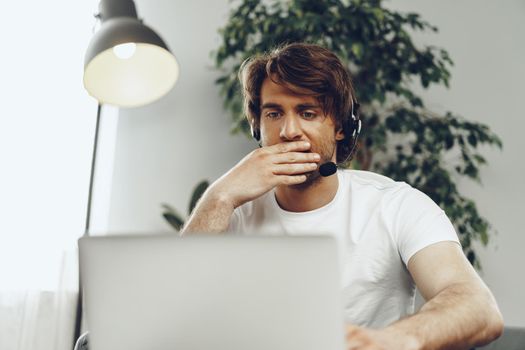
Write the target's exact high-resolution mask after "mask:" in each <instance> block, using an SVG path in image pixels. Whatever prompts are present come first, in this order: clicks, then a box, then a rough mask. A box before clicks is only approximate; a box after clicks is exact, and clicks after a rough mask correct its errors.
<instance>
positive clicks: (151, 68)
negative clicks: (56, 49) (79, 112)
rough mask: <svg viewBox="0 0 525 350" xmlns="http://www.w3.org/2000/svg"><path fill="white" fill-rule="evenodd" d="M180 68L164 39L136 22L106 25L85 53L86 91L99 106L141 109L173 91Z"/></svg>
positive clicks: (119, 20)
mask: <svg viewBox="0 0 525 350" xmlns="http://www.w3.org/2000/svg"><path fill="white" fill-rule="evenodd" d="M178 76H179V65H178V63H177V60H176V59H175V57H174V56H173V54H172V53H171V52H170V51H169V50H168V48H167V46H166V44H165V43H164V42H163V41H162V39H161V38H160V37H159V36H158V35H157V34H156V33H155V32H153V31H152V30H151V29H150V28H148V27H146V26H145V25H144V24H142V23H141V22H139V21H138V20H136V19H133V18H129V17H119V18H115V19H110V20H108V21H106V22H104V23H103V24H102V26H101V28H100V29H99V31H98V32H97V33H96V34H95V36H94V37H93V39H92V41H91V43H90V46H89V48H88V50H87V53H86V59H85V65H84V87H85V88H86V90H87V91H88V92H89V94H90V95H91V96H93V97H94V98H96V99H97V100H98V101H99V102H100V103H104V104H111V105H116V106H120V107H138V106H142V105H146V104H148V103H151V102H153V101H155V100H157V99H159V98H160V97H162V96H164V95H165V94H166V93H167V92H168V91H170V90H171V89H172V88H173V86H174V85H175V82H176V81H177V78H178Z"/></svg>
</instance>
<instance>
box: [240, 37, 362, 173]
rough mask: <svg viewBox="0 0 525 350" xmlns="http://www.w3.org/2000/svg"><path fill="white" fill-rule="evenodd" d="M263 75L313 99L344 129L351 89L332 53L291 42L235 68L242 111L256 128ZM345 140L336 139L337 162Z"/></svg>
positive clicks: (345, 155)
mask: <svg viewBox="0 0 525 350" xmlns="http://www.w3.org/2000/svg"><path fill="white" fill-rule="evenodd" d="M267 77H270V79H272V81H273V82H275V83H276V84H280V85H283V86H285V87H287V88H288V89H290V90H291V91H293V92H295V93H298V94H301V95H308V96H314V97H315V98H317V100H318V101H319V103H320V104H321V106H322V108H323V112H324V113H325V114H326V115H329V116H330V117H332V118H333V121H334V124H335V125H336V128H337V129H338V130H339V129H343V130H344V131H345V132H348V131H347V130H346V128H344V126H345V125H347V124H348V120H349V118H351V114H352V104H353V103H354V102H355V95H354V89H353V86H352V81H351V78H350V73H349V72H348V70H347V69H346V68H345V66H344V65H343V63H342V62H341V60H340V59H339V58H338V57H337V56H336V55H335V54H334V53H333V52H331V51H330V50H328V49H326V48H324V47H322V46H319V45H314V44H305V43H293V44H288V45H284V46H282V47H278V48H276V49H274V50H272V51H271V52H268V53H265V54H263V55H258V56H254V57H251V58H248V59H247V60H246V61H244V62H243V64H242V65H241V68H240V70H239V80H240V82H241V86H242V92H243V98H244V114H245V115H246V118H247V119H248V121H249V122H250V124H251V125H252V126H253V127H254V128H256V129H258V128H259V122H260V115H261V108H260V107H261V105H260V103H261V100H260V97H261V96H260V95H261V86H262V83H263V81H264V80H265V79H266V78H267ZM349 140H350V135H345V139H344V140H341V141H338V142H337V162H338V163H340V162H343V161H345V160H346V159H347V158H348V156H349V155H350V154H349V153H350V152H351V150H350V147H349Z"/></svg>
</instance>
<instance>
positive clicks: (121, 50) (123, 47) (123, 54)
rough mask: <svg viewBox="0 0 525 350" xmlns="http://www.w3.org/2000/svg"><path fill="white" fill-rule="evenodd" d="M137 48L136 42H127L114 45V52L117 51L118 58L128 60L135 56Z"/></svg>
mask: <svg viewBox="0 0 525 350" xmlns="http://www.w3.org/2000/svg"><path fill="white" fill-rule="evenodd" d="M136 49H137V45H136V44H135V43H125V44H120V45H116V46H114V47H113V52H114V53H115V56H117V57H118V58H120V59H123V60H127V59H128V58H130V57H131V56H133V54H134V53H135V50H136Z"/></svg>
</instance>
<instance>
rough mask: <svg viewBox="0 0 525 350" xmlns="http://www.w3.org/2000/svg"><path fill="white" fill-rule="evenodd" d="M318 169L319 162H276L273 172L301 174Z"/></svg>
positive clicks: (278, 173) (277, 173)
mask: <svg viewBox="0 0 525 350" xmlns="http://www.w3.org/2000/svg"><path fill="white" fill-rule="evenodd" d="M316 169H317V163H290V164H276V165H275V166H274V167H273V170H272V172H273V174H275V175H299V174H304V173H307V172H310V171H314V170H316Z"/></svg>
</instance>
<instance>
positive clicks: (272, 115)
mask: <svg viewBox="0 0 525 350" xmlns="http://www.w3.org/2000/svg"><path fill="white" fill-rule="evenodd" d="M280 116H281V113H279V112H275V111H272V112H267V113H266V114H265V117H266V118H268V119H277V118H279V117H280Z"/></svg>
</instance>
